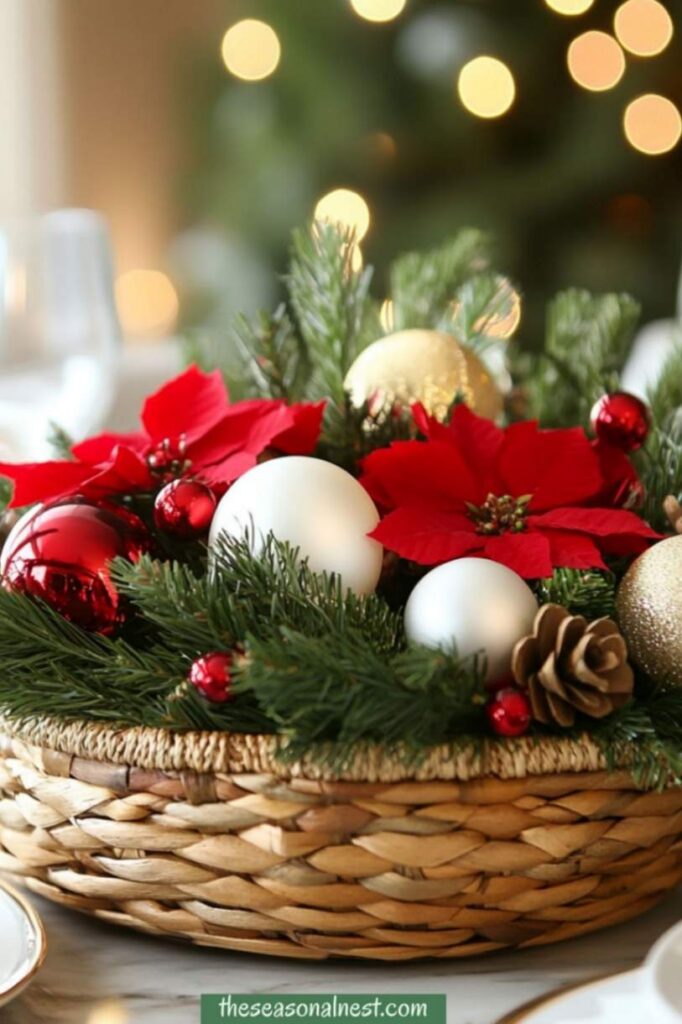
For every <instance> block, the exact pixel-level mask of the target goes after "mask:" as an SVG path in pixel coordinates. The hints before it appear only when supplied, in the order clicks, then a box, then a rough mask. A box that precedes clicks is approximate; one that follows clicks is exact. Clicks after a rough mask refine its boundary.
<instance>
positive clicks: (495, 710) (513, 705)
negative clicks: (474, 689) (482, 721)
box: [485, 686, 532, 736]
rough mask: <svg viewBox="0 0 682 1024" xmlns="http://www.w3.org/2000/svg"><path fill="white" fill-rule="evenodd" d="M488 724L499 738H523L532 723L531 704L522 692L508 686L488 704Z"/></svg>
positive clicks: (498, 692) (499, 691)
mask: <svg viewBox="0 0 682 1024" xmlns="http://www.w3.org/2000/svg"><path fill="white" fill-rule="evenodd" d="M485 710H486V714H487V716H488V722H489V723H490V728H491V729H492V730H493V732H495V733H497V735H498V736H523V734H524V733H525V732H528V728H529V726H530V723H531V718H532V715H531V709H530V702H529V700H528V698H527V697H526V695H525V693H523V691H522V690H517V689H516V688H515V687H513V686H508V687H506V688H505V689H504V690H498V691H497V693H496V694H495V695H494V697H492V698H491V699H490V700H489V701H488V703H487V704H486V709H485Z"/></svg>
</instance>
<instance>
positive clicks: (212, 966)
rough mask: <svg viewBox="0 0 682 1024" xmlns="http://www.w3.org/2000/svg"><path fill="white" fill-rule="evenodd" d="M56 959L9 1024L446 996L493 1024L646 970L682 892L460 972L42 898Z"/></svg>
mask: <svg viewBox="0 0 682 1024" xmlns="http://www.w3.org/2000/svg"><path fill="white" fill-rule="evenodd" d="M33 903H34V905H35V906H36V909H37V910H38V912H39V913H40V914H41V916H42V918H43V921H44V923H45V926H46V930H47V936H48V955H47V959H46V961H45V964H44V966H43V968H42V969H41V971H40V973H39V974H38V975H37V977H36V979H35V981H34V982H33V984H32V985H31V986H30V987H29V988H28V989H27V990H25V992H24V993H23V995H22V996H20V997H19V999H17V1000H15V1001H14V1002H13V1003H11V1004H10V1005H9V1006H7V1007H5V1008H4V1009H2V1010H0V1024H48V1022H49V1024H199V1008H198V1005H199V995H200V993H202V992H221V993H223V992H225V993H226V992H234V993H237V992H258V993H280V992H285V993H286V992H288V993H292V994H299V993H306V992H311V993H314V992H318V993H321V994H322V993H337V994H339V995H343V994H351V993H362V992H367V993H372V994H375V993H381V992H387V993H390V992H395V993H400V992H402V993H420V992H433V993H435V992H445V993H446V994H447V997H448V1024H493V1022H495V1021H496V1020H497V1019H498V1018H499V1017H500V1016H501V1015H503V1014H505V1013H508V1012H509V1011H511V1010H513V1009H515V1008H516V1007H517V1006H518V1005H520V1004H521V1003H524V1002H525V1001H526V1000H529V999H532V998H534V997H535V996H538V995H540V994H542V993H544V992H548V991H550V990H551V989H553V988H556V987H557V986H559V985H562V984H568V983H571V982H577V981H582V980H584V979H588V978H590V977H594V976H596V975H599V974H605V973H608V972H615V971H619V970H624V969H626V968H630V967H634V966H636V965H637V964H639V963H640V962H641V960H642V958H643V957H644V954H645V953H646V952H647V950H648V949H649V947H650V946H651V945H652V943H653V942H654V941H655V939H657V938H658V936H659V935H660V934H662V932H664V931H665V930H666V929H667V928H669V927H671V926H672V925H673V924H675V923H676V922H677V921H678V920H679V919H680V918H682V888H680V889H678V890H677V891H676V892H675V893H674V894H673V895H672V896H670V897H669V898H668V899H667V901H666V902H664V903H663V904H662V905H661V906H659V907H658V908H656V909H654V910H651V911H649V913H648V914H646V915H644V916H643V917H640V918H637V919H636V920H634V921H631V922H628V923H627V924H624V925H620V926H618V927H616V928H611V929H609V930H607V931H604V932H598V933H596V934H595V935H588V936H586V937H585V938H582V939H576V940H574V941H571V942H564V943H561V944H559V945H555V946H548V947H546V948H545V949H533V950H525V951H518V952H514V953H498V954H495V955H493V956H489V957H481V958H475V959H472V960H461V961H441V962H439V961H426V962H422V963H401V964H394V965H381V964H376V963H371V964H368V963H363V962H357V963H356V962H333V961H332V962H328V963H324V962H303V961H292V960H278V959H274V958H270V957H256V956H251V955H246V954H241V953H228V952H223V951H220V950H207V949H198V948H194V947H190V946H184V945H181V944H179V943H174V942H170V941H165V940H162V939H155V938H151V937H148V936H142V935H137V934H135V933H134V932H126V931H123V930H119V929H115V928H113V927H110V926H107V925H104V924H102V923H100V922H98V921H94V920H90V919H88V918H86V917H83V916H80V915H78V914H75V913H73V912H71V911H67V910H63V909H62V908H58V907H56V906H53V905H51V904H49V903H46V902H44V901H42V900H39V899H35V898H33Z"/></svg>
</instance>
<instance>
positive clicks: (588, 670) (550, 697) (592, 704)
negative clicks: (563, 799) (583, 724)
mask: <svg viewBox="0 0 682 1024" xmlns="http://www.w3.org/2000/svg"><path fill="white" fill-rule="evenodd" d="M512 674H513V676H514V679H515V681H516V683H517V685H518V686H519V687H521V688H522V689H524V690H526V691H527V692H528V696H529V699H530V704H531V710H532V712H533V717H534V718H535V719H536V720H537V721H539V722H542V723H543V724H545V725H559V726H561V727H563V728H568V727H570V726H572V725H574V724H575V721H576V716H577V714H582V715H586V716H588V717H589V718H604V717H606V716H607V715H609V714H611V712H612V711H614V710H616V708H619V707H622V706H623V705H624V704H625V703H627V701H628V700H629V699H630V697H631V695H632V691H633V687H634V674H633V671H632V668H631V666H630V665H629V663H628V661H627V646H626V644H625V641H624V639H623V637H622V636H621V634H620V633H619V631H618V627H617V625H616V623H615V622H613V621H612V620H611V619H606V618H604V619H597V620H595V621H594V622H591V623H588V622H587V620H586V619H585V618H583V616H581V615H571V614H570V612H569V611H568V610H567V609H566V608H562V607H561V606H559V605H545V606H543V607H542V608H541V609H540V611H539V612H538V614H537V616H536V618H535V622H534V624H533V633H532V634H531V635H530V636H527V637H523V638H522V639H521V640H520V641H519V642H518V644H517V645H516V647H515V649H514V653H513V655H512Z"/></svg>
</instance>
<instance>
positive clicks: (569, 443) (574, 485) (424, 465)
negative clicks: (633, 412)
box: [362, 405, 658, 578]
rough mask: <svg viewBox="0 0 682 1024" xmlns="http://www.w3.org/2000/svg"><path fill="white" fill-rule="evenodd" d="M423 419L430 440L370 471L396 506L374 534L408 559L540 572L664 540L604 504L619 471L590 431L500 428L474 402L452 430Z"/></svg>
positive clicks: (379, 498) (378, 455)
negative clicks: (470, 561)
mask: <svg viewBox="0 0 682 1024" xmlns="http://www.w3.org/2000/svg"><path fill="white" fill-rule="evenodd" d="M414 415H415V420H416V422H417V425H418V426H419V428H420V430H421V431H422V432H423V433H424V435H425V436H426V441H402V442H397V443H395V444H393V445H391V447H390V448H383V449H379V450H378V451H375V452H372V453H371V454H370V455H369V456H367V458H366V459H365V460H364V463H363V467H362V468H363V476H362V483H363V484H364V485H365V487H366V488H367V490H368V491H369V493H370V494H371V495H372V497H373V498H374V499H375V501H376V502H377V504H378V505H379V506H380V507H381V508H382V509H384V510H386V511H387V512H388V514H387V515H386V516H385V518H384V519H382V521H381V522H380V523H379V525H378V526H377V528H376V529H375V530H374V532H373V533H372V536H373V537H375V538H376V539H377V540H379V541H381V543H382V544H383V545H384V546H385V547H387V548H388V549H389V550H391V551H394V552H396V553H397V554H399V555H401V556H402V557H403V558H408V559H410V560H412V561H415V562H419V563H421V564H422V565H435V564H437V563H440V562H447V561H449V560H450V559H453V558H459V557H461V556H463V555H469V556H480V557H483V558H490V559H492V560H493V561H496V562H502V564H503V565H507V566H508V567H509V568H510V569H513V570H514V571H515V572H518V573H519V575H521V576H524V577H526V578H536V577H542V576H549V575H551V573H552V569H553V567H554V566H566V567H570V568H574V569H589V568H604V567H605V566H604V560H603V556H604V555H605V554H618V555H624V554H627V555H634V554H637V553H639V552H640V551H642V550H643V549H644V548H645V547H646V546H647V544H648V543H649V542H650V541H651V540H654V539H656V538H657V537H658V534H656V533H655V532H654V531H653V530H652V529H651V528H650V527H649V526H648V525H647V524H646V523H645V522H644V521H643V520H642V519H641V518H640V517H639V516H637V515H635V513H634V512H629V511H626V510H624V509H622V508H615V507H613V504H612V503H611V504H609V503H608V502H605V504H604V505H601V504H595V500H596V499H597V498H599V499H600V500H601V501H605V499H604V497H603V496H604V494H605V493H606V491H607V490H608V488H609V487H612V486H613V483H614V479H615V476H617V475H618V474H615V475H613V474H612V475H611V478H609V474H608V473H605V470H604V465H603V462H604V460H605V459H606V460H607V461H608V454H605V453H604V452H603V451H600V452H597V451H595V449H594V448H593V447H592V445H591V444H590V442H589V440H588V439H587V437H586V436H585V434H584V432H583V431H582V430H581V429H579V428H575V429H569V430H540V429H539V427H538V425H537V423H535V422H531V421H528V422H523V423H514V424H512V425H511V426H510V427H507V428H506V429H501V428H500V427H497V426H496V425H495V424H494V423H492V422H491V421H490V420H486V419H483V418H482V417H480V416H476V415H475V414H474V413H473V412H471V411H470V410H469V409H468V408H467V407H466V406H465V405H459V406H457V408H456V409H455V410H454V413H453V415H452V419H451V422H450V423H449V425H447V426H444V425H443V424H441V423H439V422H437V421H436V420H434V419H432V418H431V417H429V416H427V414H426V413H425V411H424V409H423V408H421V407H419V406H417V407H415V409H414ZM616 468H617V469H618V472H619V473H622V471H623V470H622V466H620V468H618V467H616Z"/></svg>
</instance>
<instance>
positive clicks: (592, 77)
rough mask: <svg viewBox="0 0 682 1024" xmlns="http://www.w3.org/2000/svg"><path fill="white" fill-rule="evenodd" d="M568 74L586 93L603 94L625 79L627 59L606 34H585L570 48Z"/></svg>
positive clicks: (592, 32) (594, 32) (614, 41)
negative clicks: (587, 91)
mask: <svg viewBox="0 0 682 1024" xmlns="http://www.w3.org/2000/svg"><path fill="white" fill-rule="evenodd" d="M568 70H569V72H570V74H571V77H572V78H573V79H574V80H575V81H576V82H577V83H578V85H581V86H582V87H583V89H590V90H591V91H592V92H603V91H604V90H605V89H612V88H613V87H614V85H617V84H618V82H619V81H620V80H621V78H622V77H623V73H624V71H625V57H624V55H623V51H622V50H621V48H620V46H619V45H618V43H617V42H616V40H615V39H614V38H613V36H610V35H608V33H607V32H597V31H594V30H593V31H590V32H584V33H583V34H582V35H580V36H577V38H575V39H574V40H573V42H572V43H571V45H570V46H569V48H568Z"/></svg>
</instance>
